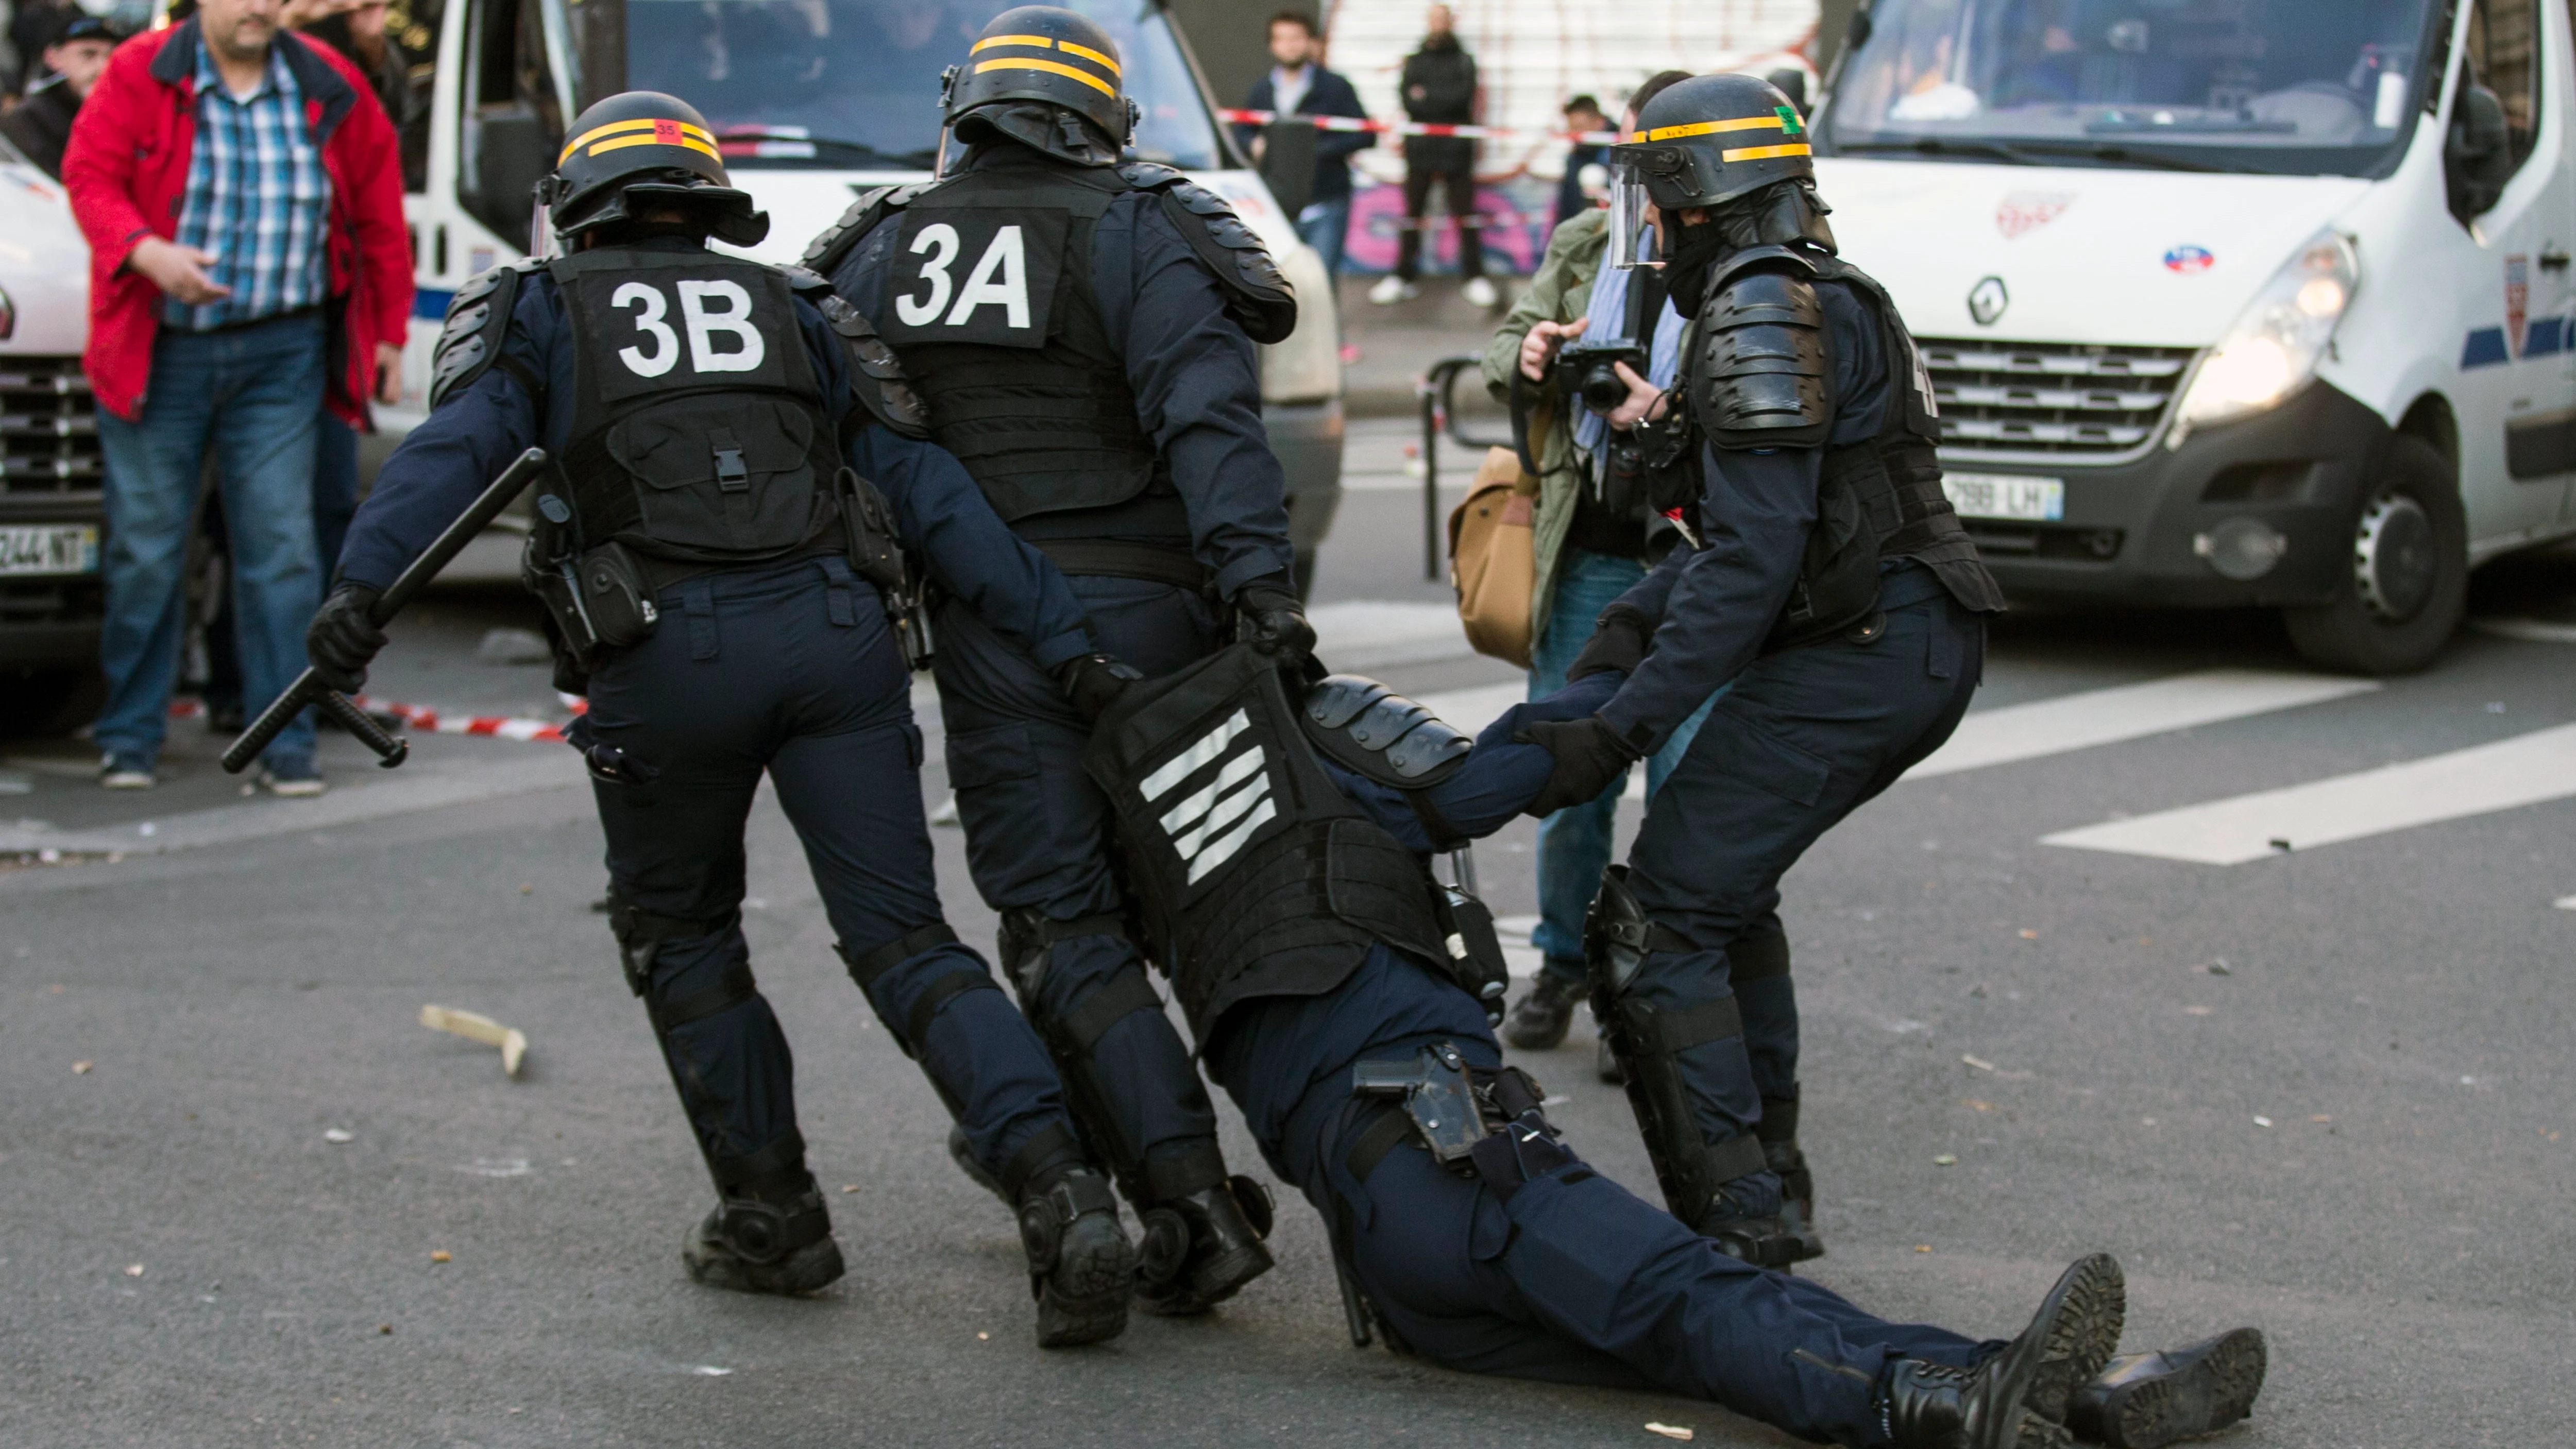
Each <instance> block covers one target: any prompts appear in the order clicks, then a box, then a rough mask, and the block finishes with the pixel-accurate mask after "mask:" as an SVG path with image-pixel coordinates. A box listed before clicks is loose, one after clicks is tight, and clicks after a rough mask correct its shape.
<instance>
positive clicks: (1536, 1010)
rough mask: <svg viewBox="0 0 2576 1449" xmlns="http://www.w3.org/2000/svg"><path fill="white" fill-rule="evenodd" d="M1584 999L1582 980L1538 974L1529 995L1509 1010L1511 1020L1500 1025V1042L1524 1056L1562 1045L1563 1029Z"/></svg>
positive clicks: (1547, 972)
mask: <svg viewBox="0 0 2576 1449" xmlns="http://www.w3.org/2000/svg"><path fill="white" fill-rule="evenodd" d="M1584 995H1585V988H1584V984H1583V978H1582V977H1580V976H1576V977H1571V978H1568V977H1562V976H1559V975H1557V974H1556V973H1555V972H1552V971H1541V972H1540V973H1539V974H1538V980H1537V982H1536V983H1534V984H1533V985H1532V986H1531V987H1530V989H1529V995H1527V996H1524V997H1522V998H1521V1001H1520V1005H1518V1006H1515V1007H1513V1008H1512V1016H1511V1020H1509V1021H1506V1022H1504V1023H1503V1040H1504V1041H1507V1042H1509V1043H1511V1044H1512V1046H1514V1047H1515V1048H1517V1049H1519V1050H1521V1051H1525V1052H1543V1051H1549V1050H1552V1049H1554V1048H1556V1047H1558V1046H1560V1045H1562V1044H1563V1043H1564V1041H1565V1031H1566V1028H1567V1027H1569V1026H1571V1025H1573V1023H1574V1007H1575V1004H1576V1003H1577V1002H1580V1001H1581V1000H1583V998H1584Z"/></svg>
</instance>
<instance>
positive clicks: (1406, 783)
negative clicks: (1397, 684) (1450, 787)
mask: <svg viewBox="0 0 2576 1449" xmlns="http://www.w3.org/2000/svg"><path fill="white" fill-rule="evenodd" d="M1298 723H1299V724H1301V725H1303V726H1304V727H1305V731H1306V738H1307V740H1308V741H1309V742H1311V743H1312V744H1313V745H1314V746H1315V749H1316V751H1317V752H1318V753H1320V754H1322V755H1323V756H1324V757H1325V758H1327V759H1329V760H1331V761H1332V762H1333V763H1335V764H1337V765H1340V766H1341V767H1342V768H1344V769H1346V770H1349V771H1351V772H1352V773H1353V774H1356V775H1359V776H1361V777H1363V778H1365V779H1369V780H1374V781H1376V782H1377V783H1379V784H1381V785H1386V786H1391V787H1393V788H1395V789H1398V790H1425V789H1429V788H1430V787H1431V786H1434V785H1437V784H1439V783H1440V782H1441V781H1443V780H1446V779H1448V778H1449V777H1450V776H1452V775H1454V774H1456V773H1458V772H1459V771H1460V770H1462V769H1465V768H1466V765H1467V755H1468V752H1469V751H1471V750H1473V749H1475V748H1476V742H1475V741H1474V740H1473V739H1471V738H1469V737H1468V735H1467V733H1466V732H1465V731H1463V730H1461V729H1459V728H1458V727H1457V726H1455V725H1453V724H1450V723H1449V722H1448V721H1446V720H1444V719H1442V718H1440V716H1438V715H1436V714H1433V713H1432V712H1431V711H1430V710H1428V709H1426V708H1424V707H1423V706H1421V705H1419V704H1416V703H1414V702H1413V701H1412V700H1409V699H1406V698H1405V697H1404V696H1403V695H1400V694H1397V693H1395V692H1394V691H1392V690H1390V689H1388V688H1387V687H1386V686H1385V685H1383V684H1380V683H1378V682H1377V681H1376V680H1374V679H1368V678H1364V677H1362V676H1360V675H1357V674H1334V675H1327V676H1326V677H1325V678H1324V679H1323V680H1322V681H1320V682H1318V683H1316V684H1315V685H1313V686H1311V687H1309V688H1308V689H1307V691H1306V702H1305V707H1304V708H1303V709H1301V710H1299V711H1298Z"/></svg>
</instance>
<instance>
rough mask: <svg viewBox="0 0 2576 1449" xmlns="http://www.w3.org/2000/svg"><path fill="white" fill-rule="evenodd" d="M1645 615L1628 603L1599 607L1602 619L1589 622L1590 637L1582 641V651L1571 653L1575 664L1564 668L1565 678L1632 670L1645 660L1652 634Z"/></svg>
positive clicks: (1634, 671) (1567, 681) (1566, 680)
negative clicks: (1604, 607) (1573, 654)
mask: <svg viewBox="0 0 2576 1449" xmlns="http://www.w3.org/2000/svg"><path fill="white" fill-rule="evenodd" d="M1654 632H1655V631H1654V629H1653V627H1652V626H1650V625H1649V624H1647V622H1646V616H1645V615H1644V614H1641V613H1639V612H1638V611H1637V610H1636V608H1635V607H1633V606H1631V605H1628V604H1612V605H1611V606H1610V607H1609V608H1606V609H1604V610H1602V611H1601V620H1600V622H1599V623H1597V624H1594V625H1593V626H1592V637H1591V638H1590V639H1588V640H1586V641H1584V645H1583V652H1582V653H1580V654H1577V655H1575V656H1574V667H1573V668H1571V669H1568V670H1566V671H1565V682H1566V683H1568V684H1572V683H1573V682H1574V681H1576V680H1578V679H1581V678H1584V677H1585V676H1587V675H1593V674H1634V673H1636V672H1637V666H1638V665H1640V664H1643V663H1645V662H1646V641H1647V640H1648V639H1650V638H1652V637H1654Z"/></svg>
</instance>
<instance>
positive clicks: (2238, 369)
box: [2165, 228, 2361, 448]
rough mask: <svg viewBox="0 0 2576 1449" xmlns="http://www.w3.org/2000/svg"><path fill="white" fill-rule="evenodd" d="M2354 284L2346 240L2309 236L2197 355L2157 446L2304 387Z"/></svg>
mask: <svg viewBox="0 0 2576 1449" xmlns="http://www.w3.org/2000/svg"><path fill="white" fill-rule="evenodd" d="M2360 285H2361V258H2360V256H2359V254H2357V253H2356V252H2354V251H2353V247H2352V243H2351V241H2349V240H2348V239H2346V238H2345V237H2344V236H2343V234H2342V233H2340V232H2337V231H2335V230H2333V229H2331V228H2329V229H2327V230H2325V231H2321V232H2318V233H2317V234H2316V235H2315V236H2313V237H2310V238H2309V239H2308V242H2307V244H2306V245H2305V246H2302V247H2300V248H2299V250H2298V252H2297V253H2296V254H2295V255H2293V256H2292V257H2291V258H2290V260H2289V263H2288V264H2287V265H2285V266H2283V267H2282V268H2281V270H2280V271H2278V272H2275V273H2273V275H2272V280H2271V281H2269V282H2267V283H2265V284H2264V286H2263V290H2262V291H2261V292H2259V293H2257V294H2256V295H2255V298H2254V303H2253V305H2252V306H2250V307H2247V308H2246V309H2245V315H2244V316H2242V317H2239V318H2237V319H2236V325H2235V326H2233V327H2230V328H2228V329H2227V334H2226V335H2225V336H2223V337H2221V338H2219V339H2218V345H2217V346H2216V347H2213V348H2211V349H2210V350H2209V356H2208V357H2206V358H2204V359H2202V361H2201V364H2200V371H2199V372H2198V373H2197V374H2195V375H2194V376H2193V378H2192V380H2191V390H2190V391H2189V392H2187V393H2185V394H2183V399H2182V407H2181V409H2180V411H2178V412H2177V413H2176V414H2175V416H2174V425H2173V430H2172V431H2171V432H2170V433H2168V434H2166V436H2165V446H2166V447H2168V448H2179V447H2181V446H2182V443H2183V439H2185V438H2188V437H2190V436H2191V432H2192V430H2193V429H2194V428H2204V427H2208V426H2210V425H2212V424H2214V423H2224V422H2232V421H2234V420H2235V419H2237V418H2242V417H2248V416H2251V415H2252V414H2255V413H2259V412H2262V411H2263V410H2264V409H2266V408H2270V407H2275V406H2278V405H2279V404H2280V403H2281V402H2283V401H2284V400H2285V399H2287V398H2288V397H2289V396H2290V395H2291V394H2292V393H2295V392H2297V391H2298V390H2299V389H2300V388H2301V387H2303V386H2305V385H2306V384H2307V381H2308V379H2309V378H2311V377H2314V376H2316V372H2317V362H2318V359H2320V358H2322V357H2324V356H2325V350H2326V344H2327V343H2328V342H2330V341H2332V340H2333V338H2334V330H2335V324H2336V323H2337V322H2340V321H2342V320H2343V314H2344V309H2345V308H2347V307H2349V306H2351V305H2352V294H2353V291H2354V289H2355V288H2357V287H2359V286H2360Z"/></svg>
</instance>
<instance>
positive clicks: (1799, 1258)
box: [1762, 1139, 1825, 1263]
mask: <svg viewBox="0 0 2576 1449" xmlns="http://www.w3.org/2000/svg"><path fill="white" fill-rule="evenodd" d="M1762 1156H1763V1160H1764V1162H1765V1164H1766V1165H1768V1166H1769V1167H1770V1169H1771V1170H1772V1171H1773V1172H1774V1173H1776V1174H1778V1175H1779V1178H1780V1231H1781V1234H1782V1236H1784V1237H1785V1238H1787V1239H1788V1255H1789V1261H1790V1262H1792V1263H1803V1262H1806V1261H1807V1260H1808V1259H1810V1258H1821V1257H1823V1256H1824V1255H1825V1238H1824V1234H1822V1233H1820V1232H1818V1231H1817V1230H1816V1175H1815V1173H1814V1172H1812V1171H1810V1170H1809V1169H1808V1167H1807V1154H1805V1153H1804V1152H1801V1151H1799V1150H1798V1144H1797V1142H1796V1140H1795V1139H1791V1140H1789V1141H1786V1142H1765V1143H1763V1144H1762Z"/></svg>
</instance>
